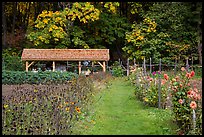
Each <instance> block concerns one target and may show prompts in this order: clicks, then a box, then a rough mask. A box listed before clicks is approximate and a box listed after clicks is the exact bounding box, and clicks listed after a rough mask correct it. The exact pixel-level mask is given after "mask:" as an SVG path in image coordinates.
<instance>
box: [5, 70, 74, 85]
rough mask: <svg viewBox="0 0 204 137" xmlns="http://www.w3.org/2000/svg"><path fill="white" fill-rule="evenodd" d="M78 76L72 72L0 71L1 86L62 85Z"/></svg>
mask: <svg viewBox="0 0 204 137" xmlns="http://www.w3.org/2000/svg"><path fill="white" fill-rule="evenodd" d="M77 76H78V75H77V74H75V73H72V72H58V71H55V72H50V71H39V72H37V73H36V72H32V71H29V72H26V71H8V70H3V71H2V84H25V83H27V84H51V83H64V82H67V81H69V80H71V79H72V78H76V77H77Z"/></svg>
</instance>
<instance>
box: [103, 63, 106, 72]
mask: <svg viewBox="0 0 204 137" xmlns="http://www.w3.org/2000/svg"><path fill="white" fill-rule="evenodd" d="M103 72H106V62H105V61H103Z"/></svg>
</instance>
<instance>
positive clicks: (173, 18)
mask: <svg viewBox="0 0 204 137" xmlns="http://www.w3.org/2000/svg"><path fill="white" fill-rule="evenodd" d="M164 7H165V8H164ZM192 7H193V5H192V3H183V2H157V3H154V4H153V6H151V7H150V8H149V10H147V11H143V12H141V13H140V15H141V16H142V17H146V16H148V17H150V18H152V19H154V20H155V22H156V23H157V33H156V35H155V36H153V37H152V39H153V38H155V37H156V38H157V35H158V34H159V33H165V34H168V38H169V40H168V41H164V44H163V46H162V45H160V46H159V47H160V49H161V50H162V51H164V52H167V53H163V54H164V55H166V57H168V58H169V59H175V58H183V59H185V58H186V57H187V56H188V55H189V54H190V53H191V54H192V51H193V52H197V51H196V50H195V49H196V48H197V44H196V43H197V42H198V38H196V37H199V36H198V34H199V33H197V31H199V28H197V25H196V22H195V21H193V20H194V19H195V18H197V19H198V16H194V15H199V14H198V13H199V12H198V13H197V14H194V13H193V12H195V11H196V10H195V9H193V8H192ZM192 13H193V14H192ZM197 23H198V22H197ZM193 24H194V25H193ZM195 28H196V29H195ZM165 47H168V48H167V49H166V48H165ZM167 50H168V51H167ZM169 50H170V51H171V52H170V53H169Z"/></svg>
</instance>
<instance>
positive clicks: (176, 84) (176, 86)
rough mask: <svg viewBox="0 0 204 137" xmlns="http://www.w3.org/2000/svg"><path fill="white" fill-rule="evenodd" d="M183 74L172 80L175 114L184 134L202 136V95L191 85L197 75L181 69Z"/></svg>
mask: <svg viewBox="0 0 204 137" xmlns="http://www.w3.org/2000/svg"><path fill="white" fill-rule="evenodd" d="M181 70H182V71H181V74H179V75H177V76H175V78H172V79H171V82H170V83H171V91H172V92H171V93H172V103H173V112H174V114H175V119H176V122H177V124H178V126H179V127H180V129H179V130H180V132H182V134H201V133H202V122H201V123H200V121H199V119H200V118H202V104H201V94H200V93H199V91H198V89H197V88H196V86H194V85H191V84H190V80H191V78H192V77H193V76H194V75H195V72H194V71H191V72H190V73H189V72H187V71H186V70H185V68H184V67H182V68H181Z"/></svg>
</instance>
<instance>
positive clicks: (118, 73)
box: [111, 61, 124, 77]
mask: <svg viewBox="0 0 204 137" xmlns="http://www.w3.org/2000/svg"><path fill="white" fill-rule="evenodd" d="M111 67H112V71H111V73H112V75H113V76H115V77H122V76H123V75H124V74H123V69H122V67H121V65H120V63H119V62H118V61H115V62H114V63H113V65H112V66H111Z"/></svg>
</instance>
